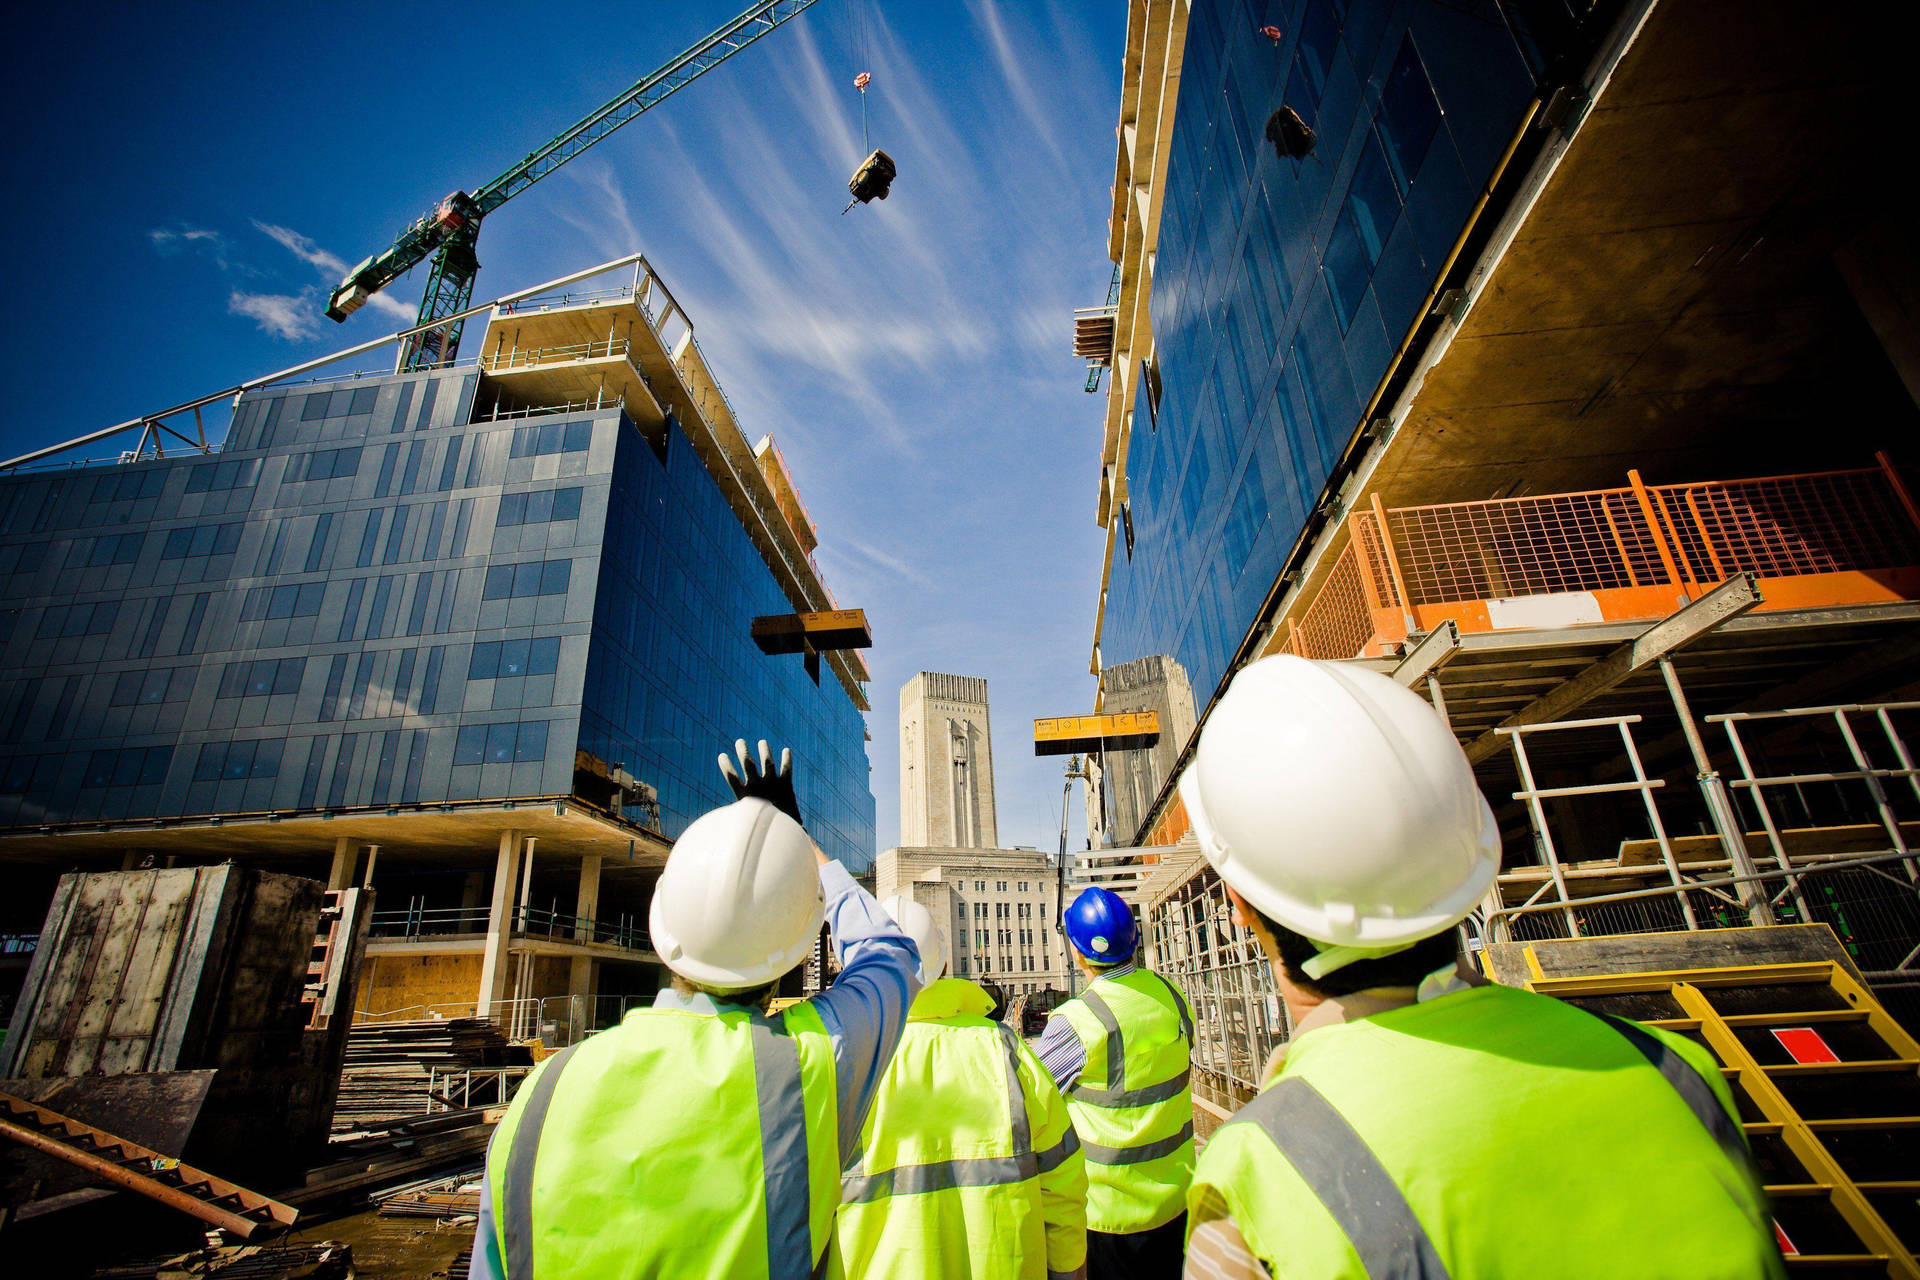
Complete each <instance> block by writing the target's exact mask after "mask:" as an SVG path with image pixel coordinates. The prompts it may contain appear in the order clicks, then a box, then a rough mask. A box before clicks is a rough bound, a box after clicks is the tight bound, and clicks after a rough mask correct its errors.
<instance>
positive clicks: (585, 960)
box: [567, 956, 599, 1020]
mask: <svg viewBox="0 0 1920 1280" xmlns="http://www.w3.org/2000/svg"><path fill="white" fill-rule="evenodd" d="M598 963H599V961H597V960H595V959H594V958H593V957H592V956H575V957H574V958H573V968H572V969H571V970H570V971H569V972H568V974H567V994H568V995H570V996H572V997H573V1000H572V1002H571V1003H572V1004H573V1012H574V1016H575V1017H578V1018H581V1019H583V1020H584V1019H585V1018H586V1017H587V1015H588V1013H589V1012H590V1010H588V1009H587V1008H586V1003H587V1001H588V1000H590V999H592V997H593V974H594V969H593V967H594V965H596V964H598Z"/></svg>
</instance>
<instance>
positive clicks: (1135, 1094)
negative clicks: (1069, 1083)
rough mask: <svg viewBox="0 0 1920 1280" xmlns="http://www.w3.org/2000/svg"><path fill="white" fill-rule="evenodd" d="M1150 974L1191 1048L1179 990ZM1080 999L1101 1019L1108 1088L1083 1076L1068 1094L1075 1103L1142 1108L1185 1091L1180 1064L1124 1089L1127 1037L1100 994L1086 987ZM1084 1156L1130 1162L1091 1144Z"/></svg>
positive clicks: (1188, 1070)
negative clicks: (1155, 1079)
mask: <svg viewBox="0 0 1920 1280" xmlns="http://www.w3.org/2000/svg"><path fill="white" fill-rule="evenodd" d="M1136 972H1141V973H1152V971H1151V970H1145V969H1143V970H1136ZM1152 976H1153V977H1154V978H1155V979H1156V980H1158V981H1159V983H1160V985H1161V986H1163V987H1165V988H1166V989H1167V994H1168V995H1170V996H1172V997H1173V1007H1174V1009H1175V1010H1177V1011H1178V1013H1179V1015H1180V1039H1181V1040H1182V1042H1184V1043H1185V1044H1186V1046H1187V1048H1188V1050H1189V1051H1191V1050H1192V1048H1193V1018H1192V1016H1191V1015H1189V1014H1188V1012H1187V1002H1186V999H1185V998H1184V997H1183V996H1181V994H1180V993H1179V991H1177V990H1175V989H1174V985H1173V984H1172V983H1171V982H1168V981H1167V980H1166V979H1165V978H1162V977H1160V975H1159V974H1157V973H1153V974H1152ZM1080 1001H1081V1003H1082V1004H1084V1005H1086V1006H1087V1008H1088V1010H1089V1011H1091V1012H1092V1014H1093V1016H1094V1017H1096V1018H1098V1019H1099V1020H1100V1025H1101V1026H1102V1027H1105V1028H1106V1032H1107V1087H1106V1088H1104V1089H1097V1088H1094V1087H1093V1086H1092V1085H1089V1084H1087V1083H1086V1081H1085V1080H1084V1079H1083V1080H1081V1081H1079V1082H1077V1083H1076V1084H1075V1085H1074V1086H1073V1090H1072V1092H1071V1093H1070V1094H1069V1095H1068V1096H1070V1097H1071V1098H1072V1099H1073V1100H1074V1101H1075V1102H1084V1103H1087V1104H1088V1105H1090V1106H1095V1107H1144V1106H1148V1105H1150V1104H1152V1103H1155V1102H1167V1101H1170V1100H1171V1099H1174V1098H1177V1097H1179V1096H1180V1095H1181V1093H1183V1092H1185V1090H1186V1088H1187V1082H1188V1079H1189V1077H1190V1076H1191V1075H1192V1070H1193V1069H1192V1067H1191V1066H1187V1067H1182V1068H1181V1069H1180V1074H1179V1075H1177V1076H1175V1077H1173V1079H1171V1080H1163V1081H1161V1082H1160V1083H1159V1084H1150V1085H1145V1086H1143V1087H1141V1088H1138V1089H1129V1088H1127V1084H1126V1081H1127V1038H1126V1035H1125V1033H1124V1032H1122V1031H1121V1030H1120V1020H1119V1019H1118V1018H1116V1017H1114V1016H1113V1010H1112V1008H1111V1007H1109V1006H1108V1004H1107V1002H1106V1001H1105V1000H1102V999H1101V998H1100V996H1099V993H1097V992H1096V991H1094V989H1093V988H1092V987H1088V988H1087V989H1086V990H1085V991H1083V992H1081V994H1080ZM1188 1132H1189V1134H1191V1132H1192V1126H1191V1125H1189V1126H1188ZM1174 1145H1175V1146H1178V1145H1179V1144H1178V1143H1176V1144H1174ZM1170 1149H1171V1148H1169V1150H1170ZM1160 1154H1161V1155H1165V1154H1166V1152H1164V1151H1163V1152H1161V1153H1160ZM1150 1158H1151V1157H1147V1156H1142V1157H1140V1159H1150ZM1087 1159H1089V1160H1095V1161H1096V1162H1097V1163H1100V1164H1123V1163H1131V1162H1129V1161H1120V1160H1098V1158H1097V1157H1095V1156H1094V1155H1093V1148H1091V1147H1089V1148H1088V1152H1087Z"/></svg>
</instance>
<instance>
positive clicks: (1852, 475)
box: [1651, 470, 1920, 582]
mask: <svg viewBox="0 0 1920 1280" xmlns="http://www.w3.org/2000/svg"><path fill="white" fill-rule="evenodd" d="M1651 493H1652V494H1653V496H1654V498H1655V501H1656V505H1657V506H1658V508H1659V514H1660V521H1661V524H1662V526H1663V531H1664V532H1665V533H1666V535H1667V537H1668V538H1669V539H1670V540H1671V542H1672V544H1673V546H1674V547H1675V550H1676V554H1678V555H1679V556H1680V557H1681V558H1682V559H1683V561H1684V563H1685V566H1686V567H1687V568H1688V570H1689V572H1690V576H1691V577H1693V579H1694V580H1695V581H1699V582H1709V581H1711V582H1718V581H1721V580H1723V579H1725V578H1726V577H1728V576H1729V575H1731V574H1735V573H1741V572H1749V573H1755V574H1759V575H1760V576H1762V577H1775V578H1790V577H1796V576H1800V575H1804V574H1813V573H1838V572H1841V571H1844V570H1857V569H1888V568H1896V567H1903V566H1909V565H1915V564H1920V528H1916V527H1915V525H1914V523H1913V520H1912V519H1911V518H1910V517H1909V516H1908V515H1907V512H1906V510H1905V508H1904V507H1902V506H1901V503H1900V498H1899V495H1898V494H1897V493H1895V492H1894V489H1893V486H1892V485H1891V484H1890V483H1889V482H1888V480H1887V477H1886V475H1885V473H1883V472H1881V471H1878V470H1868V471H1834V472H1825V473H1822V474H1818V475H1795V476H1768V477H1765V478H1762V479H1757V480H1726V481H1712V482H1703V483H1699V484H1681V485H1661V486H1658V487H1656V488H1654V489H1652V490H1651Z"/></svg>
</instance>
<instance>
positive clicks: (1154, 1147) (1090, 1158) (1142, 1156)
mask: <svg viewBox="0 0 1920 1280" xmlns="http://www.w3.org/2000/svg"><path fill="white" fill-rule="evenodd" d="M1192 1139H1193V1121H1191V1120H1189V1121H1187V1122H1186V1124H1184V1125H1182V1126H1181V1127H1180V1132H1178V1133H1171V1134H1168V1135H1167V1136H1166V1137H1164V1138H1161V1139H1160V1140H1159V1141H1157V1142H1148V1143H1145V1144H1143V1145H1141V1146H1137V1147H1103V1146H1101V1145H1100V1144H1099V1143H1097V1142H1083V1143H1081V1144H1080V1149H1081V1150H1082V1151H1084V1152H1086V1153H1087V1162H1088V1163H1089V1164H1145V1163H1146V1162H1147V1161H1149V1160H1158V1159H1159V1158H1160V1157H1161V1156H1170V1155H1172V1154H1173V1153H1174V1152H1176V1151H1178V1150H1179V1149H1180V1148H1181V1147H1184V1146H1186V1145H1187V1143H1188V1142H1190V1141H1192Z"/></svg>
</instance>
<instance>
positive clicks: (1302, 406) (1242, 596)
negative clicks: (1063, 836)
mask: <svg viewBox="0 0 1920 1280" xmlns="http://www.w3.org/2000/svg"><path fill="white" fill-rule="evenodd" d="M1510 9H1511V10H1512V12H1513V14H1514V15H1515V16H1516V18H1517V19H1524V18H1525V17H1526V15H1527V14H1528V13H1531V12H1533V11H1535V10H1538V11H1540V12H1541V13H1544V12H1546V9H1545V7H1543V6H1534V5H1516V6H1510ZM1268 23H1272V24H1274V25H1276V26H1278V27H1279V28H1280V29H1281V30H1282V31H1283V32H1284V35H1283V36H1282V38H1281V40H1280V41H1279V43H1278V44H1277V45H1276V44H1275V43H1274V42H1273V41H1271V40H1269V39H1268V38H1267V37H1265V36H1263V35H1261V34H1260V28H1261V27H1262V26H1264V25H1267V24H1268ZM1516 32H1520V33H1521V34H1522V35H1523V36H1525V37H1527V38H1525V39H1524V42H1523V40H1522V39H1521V38H1519V37H1517V36H1516ZM1536 37H1537V38H1536ZM1545 39H1546V37H1545V34H1544V33H1543V32H1531V31H1528V30H1526V24H1525V22H1524V21H1520V22H1519V23H1518V25H1516V26H1514V27H1512V28H1510V27H1509V26H1508V25H1506V24H1503V23H1501V22H1498V21H1487V20H1485V19H1484V17H1483V16H1480V15H1476V14H1473V13H1470V12H1469V11H1467V10H1465V9H1462V8H1460V7H1458V6H1452V5H1447V4H1442V3H1438V2H1437V0H1415V2H1414V3H1412V4H1409V5H1388V4H1383V3H1356V4H1351V5H1344V6H1343V5H1340V4H1337V3H1334V0H1295V2H1293V3H1277V4H1270V5H1267V6H1265V8H1264V10H1263V9H1262V8H1261V6H1258V5H1252V6H1250V5H1249V4H1248V3H1247V2H1246V0H1195V2H1194V4H1193V6H1192V10H1191V13H1190V14H1189V17H1188V21H1187V28H1186V33H1185V43H1184V52H1183V56H1182V65H1181V67H1180V74H1179V84H1180V88H1179V98H1178V104H1177V108H1176V113H1175V119H1174V124H1173V129H1172V135H1171V141H1170V144H1169V146H1170V152H1171V154H1170V158H1169V162H1168V167H1167V172H1166V177H1165V179H1164V186H1165V189H1164V191H1163V192H1161V193H1160V195H1161V220H1160V223H1159V227H1158V239H1157V243H1156V246H1155V257H1154V262H1153V273H1152V291H1151V297H1150V299H1149V308H1150V314H1151V316H1152V322H1153V334H1154V369H1153V372H1152V375H1151V376H1147V377H1143V378H1141V379H1139V380H1138V385H1139V387H1140V390H1139V391H1138V393H1137V394H1136V396H1135V400H1134V404H1133V415H1134V416H1133V429H1132V431H1131V432H1130V433H1129V440H1128V445H1127V456H1126V457H1125V458H1124V459H1123V460H1122V465H1123V467H1124V471H1125V485H1126V492H1127V496H1128V502H1127V506H1126V509H1125V510H1123V511H1122V512H1121V513H1120V515H1121V519H1120V520H1117V521H1115V522H1114V526H1113V527H1114V528H1115V529H1120V530H1124V532H1118V533H1116V534H1115V535H1114V537H1113V538H1112V539H1111V543H1110V545H1111V548H1112V549H1111V564H1110V572H1109V575H1108V586H1107V594H1106V597H1105V601H1104V609H1103V613H1102V618H1101V624H1100V628H1101V629H1100V634H1099V635H1098V636H1097V637H1096V652H1097V653H1098V654H1099V658H1100V662H1101V664H1102V665H1103V669H1104V671H1107V672H1111V671H1113V670H1114V669H1115V668H1116V667H1126V666H1130V665H1131V664H1134V663H1135V662H1137V661H1138V660H1140V659H1144V658H1147V657H1150V656H1159V657H1161V658H1162V659H1164V660H1165V661H1166V662H1167V663H1168V664H1170V667H1171V669H1177V670H1179V671H1182V672H1184V675H1185V679H1186V681H1187V683H1188V685H1189V687H1190V688H1191V691H1192V696H1193V699H1194V701H1195V703H1196V704H1197V705H1198V706H1200V707H1204V706H1205V705H1206V704H1207V702H1208V701H1209V700H1210V699H1211V698H1212V696H1213V694H1214V693H1215V691H1216V690H1217V689H1218V688H1219V687H1220V685H1221V683H1222V681H1223V680H1224V679H1225V677H1226V675H1227V674H1228V671H1227V667H1228V664H1229V663H1230V661H1231V659H1232V655H1233V654H1234V652H1235V650H1236V649H1237V648H1238V646H1239V645H1240V643H1241V642H1242V640H1243V639H1244V638H1245V636H1246V635H1247V633H1248V631H1249V629H1250V628H1251V627H1252V625H1253V624H1254V623H1255V621H1256V620H1257V615H1258V612H1259V609H1260V607H1261V604H1262V602H1263V601H1264V600H1265V598H1266V597H1267V594H1268V593H1269V591H1270V590H1271V589H1272V587H1273V585H1274V582H1275V579H1276V578H1277V576H1278V574H1279V571H1280V569H1281V567H1282V565H1283V562H1284V560H1285V558H1286V556H1287V555H1288V553H1289V551H1290V550H1291V548H1292V547H1293V545H1294V543H1295V541H1296V540H1297V539H1298V538H1299V536H1300V534H1301V532H1302V530H1303V529H1304V528H1305V527H1306V525H1307V521H1308V518H1309V516H1310V514H1311V513H1312V512H1313V510H1314V509H1315V507H1316V505H1317V504H1318V502H1319V499H1320V495H1321V492H1322V490H1323V487H1324V486H1325V485H1326V483H1327V480H1328V478H1329V476H1330V475H1331V473H1332V471H1333V469H1334V467H1335V465H1336V464H1337V463H1338V461H1339V459H1340V457H1341V455H1342V453H1343V452H1344V451H1345V450H1346V449H1347V447H1348V444H1349V441H1350V440H1351V439H1352V438H1353V437H1354V436H1355V434H1356V433H1357V432H1358V431H1359V429H1360V427H1361V425H1362V424H1361V422H1360V416H1361V414H1362V412H1363V410H1364V407H1365V405H1366V403H1367V401H1368V399H1369V398H1370V397H1371V395H1372V393H1373V390H1374V388H1375V387H1376V385H1377V384H1378V383H1379V381H1380V379H1381V378H1382V377H1383V376H1384V375H1385V373H1386V372H1387V369H1388V365H1389V363H1390V361H1391V358H1392V355H1393V353H1394V351H1395V349H1396V348H1397V347H1398V346H1399V344H1400V343H1401V341H1402V340H1403V339H1404V337H1405V336H1406V335H1407V334H1408V333H1409V332H1410V330H1411V329H1412V327H1413V326H1414V325H1415V323H1416V322H1417V320H1418V318H1419V316H1420V314H1421V313H1422V311H1423V307H1424V304H1425V302H1426V300H1427V296H1428V293H1429V290H1430V289H1431V287H1432V285H1433V283H1434V282H1435V280H1436V279H1437V278H1438V275H1439V272H1440V271H1441V269H1442V267H1443V265H1444V261H1445V259H1446V257H1447V255H1448V254H1449V253H1450V252H1451V250H1452V248H1453V246H1454V244H1455V242H1456V240H1457V239H1458V237H1459V235H1460V233H1461V232H1462V230H1463V229H1464V227H1465V225H1466V223H1467V220H1468V218H1469V216H1470V214H1471V212H1472V210H1473V208H1474V206H1475V202H1476V200H1477V198H1478V196H1479V194H1480V192H1481V191H1482V189H1483V188H1484V186H1485V185H1486V184H1487V182H1488V181H1489V179H1490V178H1491V176H1492V174H1493V173H1494V171H1495V169H1496V167H1497V165H1498V162H1499V159H1500V157H1501V155H1502V154H1503V153H1504V151H1505V149H1506V147H1507V144H1508V142H1509V141H1510V139H1511V138H1512V136H1513V134H1514V132H1515V130H1516V129H1517V128H1518V126H1519V124H1520V123H1521V121H1522V120H1523V119H1524V117H1525V113H1526V112H1527V110H1528V109H1529V106H1530V104H1531V103H1532V101H1533V100H1534V98H1535V96H1536V94H1537V92H1538V88H1537V77H1539V76H1540V75H1541V74H1543V64H1542V61H1541V56H1540V50H1541V49H1542V48H1543V47H1545V44H1544V43H1543V41H1544V40H1545ZM1282 106H1287V107H1291V108H1293V109H1294V110H1295V111H1297V112H1298V113H1299V114H1300V115H1301V116H1302V117H1303V118H1304V119H1305V120H1306V122H1307V123H1308V124H1309V125H1310V126H1311V127H1312V128H1313V129H1314V130H1315V131H1316V132H1317V134H1318V143H1317V145H1316V147H1315V149H1314V151H1313V153H1312V154H1311V155H1310V156H1308V157H1305V158H1302V159H1297V160H1294V159H1282V158H1280V157H1279V156H1278V155H1277V154H1276V153H1275V149H1274V147H1273V146H1272V145H1270V144H1269V143H1267V142H1266V141H1265V140H1264V138H1263V136H1262V133H1263V129H1264V126H1265V123H1266V121H1267V119H1268V117H1269V116H1270V115H1271V114H1272V113H1273V112H1274V111H1276V110H1278V109H1279V108H1281V107H1282ZM1103 688H1104V686H1103ZM1103 705H1105V704H1103ZM1107 709H1111V707H1108V708H1107ZM1191 723H1192V719H1191V717H1189V718H1188V719H1187V721H1186V724H1187V726H1189V728H1188V730H1187V731H1188V732H1191V729H1190V726H1191ZM1183 745H1184V740H1174V735H1172V734H1169V735H1167V736H1166V737H1165V738H1163V746H1165V747H1168V748H1170V751H1167V752H1162V751H1159V750H1156V751H1155V753H1154V755H1155V757H1156V760H1155V761H1154V762H1152V763H1150V764H1149V766H1148V767H1147V768H1145V769H1144V771H1141V776H1140V778H1139V779H1138V780H1137V781H1138V783H1139V785H1140V786H1141V788H1142V789H1143V790H1144V791H1145V792H1147V793H1149V798H1148V800H1147V803H1149V804H1150V803H1151V794H1152V793H1155V792H1157V791H1158V789H1159V787H1160V785H1161V784H1162V783H1163V782H1164V769H1165V767H1166V763H1165V762H1160V761H1158V759H1157V757H1158V756H1160V755H1167V756H1168V757H1169V761H1170V760H1171V759H1172V758H1176V757H1177V756H1178V754H1179V750H1180V748H1181V747H1182V746H1183ZM1111 834H1112V836H1113V838H1114V839H1116V840H1118V841H1119V842H1121V843H1130V842H1132V841H1134V840H1135V839H1136V838H1138V837H1139V834H1140V833H1138V832H1137V831H1135V830H1129V829H1126V828H1125V827H1123V826H1121V825H1120V824H1118V823H1117V822H1116V823H1114V824H1113V830H1112V833H1111Z"/></svg>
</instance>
